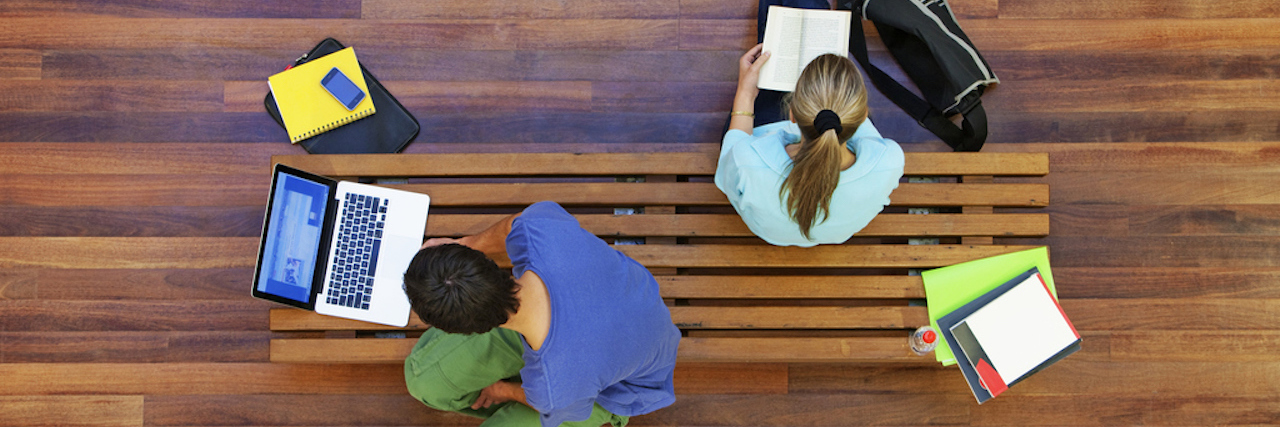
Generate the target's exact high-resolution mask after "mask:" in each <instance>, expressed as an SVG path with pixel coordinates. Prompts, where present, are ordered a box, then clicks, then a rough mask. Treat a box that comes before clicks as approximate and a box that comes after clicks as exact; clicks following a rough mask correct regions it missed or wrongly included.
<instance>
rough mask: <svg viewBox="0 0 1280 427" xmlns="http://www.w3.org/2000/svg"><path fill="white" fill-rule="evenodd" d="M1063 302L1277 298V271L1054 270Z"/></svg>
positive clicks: (1278, 271) (1235, 268)
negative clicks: (1078, 300) (1064, 300)
mask: <svg viewBox="0 0 1280 427" xmlns="http://www.w3.org/2000/svg"><path fill="white" fill-rule="evenodd" d="M1053 271H1054V273H1055V274H1054V279H1055V282H1056V284H1060V285H1059V286H1061V287H1059V288H1058V290H1059V294H1058V295H1059V296H1060V297H1063V298H1187V299H1192V298H1194V299H1217V298H1231V299H1235V298H1241V299H1262V298H1271V299H1275V298H1280V289H1278V288H1276V287H1275V286H1273V285H1272V284H1274V283H1277V280H1280V268H1270V267H1262V268H1257V267H1254V268H1250V267H1228V268H1218V267H1210V268H1199V267H1177V268H1170V267H1067V268H1054V269H1053Z"/></svg>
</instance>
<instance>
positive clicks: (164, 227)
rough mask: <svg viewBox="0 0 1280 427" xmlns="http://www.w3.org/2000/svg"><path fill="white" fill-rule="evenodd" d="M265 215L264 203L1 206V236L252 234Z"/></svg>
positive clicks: (194, 235) (207, 235) (246, 235)
mask: <svg viewBox="0 0 1280 427" xmlns="http://www.w3.org/2000/svg"><path fill="white" fill-rule="evenodd" d="M262 216H263V208H262V207H259V206H238V207H211V206H202V207H188V206H154V207H151V206H148V207H140V206H107V207H75V206H67V207H44V206H31V207H26V206H0V217H3V218H5V221H4V222H0V236H32V237H37V236H40V237H110V236H129V237H180V236H182V237H252V236H258V235H260V233H261V232H262Z"/></svg>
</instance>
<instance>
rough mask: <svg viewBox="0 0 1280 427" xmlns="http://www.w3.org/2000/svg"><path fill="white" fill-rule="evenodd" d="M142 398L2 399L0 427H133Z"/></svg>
mask: <svg viewBox="0 0 1280 427" xmlns="http://www.w3.org/2000/svg"><path fill="white" fill-rule="evenodd" d="M142 414H143V396H4V397H0V426H55V425H57V426H101V427H116V426H118V427H134V426H140V425H142V422H143V417H142Z"/></svg>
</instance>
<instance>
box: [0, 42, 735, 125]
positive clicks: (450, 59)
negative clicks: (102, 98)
mask: <svg viewBox="0 0 1280 427" xmlns="http://www.w3.org/2000/svg"><path fill="white" fill-rule="evenodd" d="M78 49H85V48H83V47H81V48H78ZM299 49H300V50H299ZM299 49H294V50H287V49H281V48H279V47H278V46H273V47H266V48H253V49H249V48H224V47H218V46H196V47H192V46H184V47H175V48H165V49H108V50H54V51H49V52H46V53H45V54H44V64H43V75H44V77H45V78H59V79H72V80H75V79H80V80H84V79H109V80H114V79H158V80H222V81H265V80H266V77H267V76H269V75H271V74H275V73H277V72H280V71H281V70H283V69H284V67H285V66H286V65H288V64H291V63H292V62H293V60H294V59H295V58H297V57H298V56H299V55H301V54H303V53H305V52H306V51H307V49H309V47H300V48H299ZM358 50H359V52H360V53H359V56H360V62H361V63H363V64H365V67H366V68H368V69H369V71H370V72H371V73H372V74H373V75H375V76H377V78H378V79H379V80H381V81H395V80H403V81H423V80H428V81H484V82H492V81H573V80H582V81H593V82H609V81H623V82H635V81H666V82H680V81H686V82H704V81H732V80H733V79H736V78H737V74H736V73H737V71H736V70H735V69H733V68H731V67H730V65H732V64H733V63H734V61H736V60H737V58H738V57H739V56H741V55H742V53H741V52H738V51H699V52H678V51H631V50H621V51H615V50H568V51H560V50H518V51H516V50H496V51H485V50H480V51H475V50H434V49H425V48H423V49H416V48H409V49H406V48H387V47H378V46H369V45H366V44H362V45H360V49H358ZM0 52H4V51H0ZM12 52H26V51H21V50H18V51H12ZM32 52H35V51H32ZM15 55H17V58H26V59H21V63H22V64H26V65H23V67H26V68H29V67H31V66H34V67H35V70H36V71H35V75H34V77H39V76H40V75H41V73H40V69H41V68H40V67H41V63H40V55H39V53H38V52H37V53H36V55H35V57H34V61H35V62H34V63H32V62H31V61H32V60H33V59H30V58H28V57H25V56H22V54H21V53H17V54H15ZM32 64H34V65H32ZM672 69H678V70H680V72H679V73H671V71H670V70H672ZM396 94H397V95H399V93H396ZM263 96H266V92H265V91H263V92H262V93H259V94H258V96H257V101H258V103H259V106H261V101H262V97H263ZM258 111H261V110H258Z"/></svg>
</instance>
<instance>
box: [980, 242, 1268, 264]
mask: <svg viewBox="0 0 1280 427" xmlns="http://www.w3.org/2000/svg"><path fill="white" fill-rule="evenodd" d="M1004 243H1008V244H1018V243H1033V242H1031V241H1023V240H1022V239H1017V238H1010V239H1005V241H1004ZM1034 243H1035V244H1042V245H1048V246H1051V247H1054V248H1055V249H1054V250H1053V251H1052V253H1051V254H1050V258H1051V259H1052V260H1053V262H1054V266H1058V267H1210V268H1214V267H1226V268H1261V267H1276V266H1277V264H1276V262H1277V259H1276V256H1277V255H1280V253H1277V252H1276V251H1277V248H1276V246H1275V245H1276V243H1277V238H1276V237H1274V236H1234V237H1232V238H1230V239H1224V238H1221V237H1215V236H1137V237H1125V236H1117V237H1105V236H1082V237H1073V236H1067V237H1054V236H1052V235H1050V236H1049V237H1048V238H1045V239H1040V240H1036V241H1035V242H1034Z"/></svg>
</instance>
